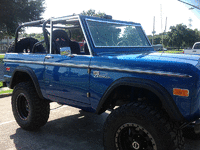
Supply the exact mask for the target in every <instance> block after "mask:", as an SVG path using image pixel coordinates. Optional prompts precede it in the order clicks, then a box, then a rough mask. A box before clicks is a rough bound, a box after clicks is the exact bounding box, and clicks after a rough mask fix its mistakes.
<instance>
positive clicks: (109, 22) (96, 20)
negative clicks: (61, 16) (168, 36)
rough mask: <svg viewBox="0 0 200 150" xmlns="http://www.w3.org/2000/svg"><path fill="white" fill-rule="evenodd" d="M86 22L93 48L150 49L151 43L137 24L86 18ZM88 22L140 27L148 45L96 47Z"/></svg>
mask: <svg viewBox="0 0 200 150" xmlns="http://www.w3.org/2000/svg"><path fill="white" fill-rule="evenodd" d="M85 21H86V24H87V28H88V31H89V34H90V37H91V39H92V43H93V45H94V47H95V48H109V47H110V48H137V47H140V48H142V47H145V48H148V47H152V46H151V43H150V41H149V39H148V38H147V36H146V34H145V32H144V30H143V28H142V26H141V25H140V24H138V23H131V22H117V21H112V20H109V21H107V20H98V19H91V18H86V19H85ZM88 21H94V22H102V23H107V24H116V25H125V26H133V27H140V28H141V31H142V34H143V35H144V37H145V39H146V42H147V44H148V46H98V45H96V44H95V40H94V38H93V35H92V33H91V30H90V27H89V23H88Z"/></svg>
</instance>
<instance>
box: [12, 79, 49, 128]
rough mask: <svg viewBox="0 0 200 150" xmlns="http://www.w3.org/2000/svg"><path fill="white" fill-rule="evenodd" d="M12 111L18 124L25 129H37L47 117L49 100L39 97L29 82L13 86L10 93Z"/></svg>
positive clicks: (44, 122)
mask: <svg viewBox="0 0 200 150" xmlns="http://www.w3.org/2000/svg"><path fill="white" fill-rule="evenodd" d="M12 111H13V115H14V117H15V120H16V121H17V123H18V125H19V126H20V127H21V128H23V129H25V130H29V131H32V130H37V129H39V128H40V127H42V126H44V125H45V124H46V122H47V120H48V118H49V113H50V105H49V102H48V101H46V100H43V99H40V98H39V97H38V95H37V92H36V90H35V88H34V86H33V84H32V83H31V82H22V83H19V84H17V85H16V86H15V88H14V90H13V94H12Z"/></svg>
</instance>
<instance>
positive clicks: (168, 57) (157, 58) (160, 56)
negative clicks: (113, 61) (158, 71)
mask: <svg viewBox="0 0 200 150" xmlns="http://www.w3.org/2000/svg"><path fill="white" fill-rule="evenodd" d="M116 58H117V59H118V60H124V61H131V60H135V61H137V60H138V61H139V60H140V61H150V62H163V63H186V64H191V65H194V66H196V65H197V64H198V62H199V60H200V56H197V55H187V54H168V53H156V52H154V53H143V54H130V55H118V56H117V57H116Z"/></svg>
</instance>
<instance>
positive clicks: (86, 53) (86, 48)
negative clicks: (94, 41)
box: [84, 43, 90, 55]
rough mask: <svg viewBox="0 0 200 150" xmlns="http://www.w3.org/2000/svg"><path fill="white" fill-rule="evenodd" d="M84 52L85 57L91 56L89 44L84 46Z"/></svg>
mask: <svg viewBox="0 0 200 150" xmlns="http://www.w3.org/2000/svg"><path fill="white" fill-rule="evenodd" d="M84 51H85V55H89V54H90V52H89V49H88V46H87V43H85V44H84Z"/></svg>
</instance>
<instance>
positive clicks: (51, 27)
mask: <svg viewBox="0 0 200 150" xmlns="http://www.w3.org/2000/svg"><path fill="white" fill-rule="evenodd" d="M50 30H51V32H50V54H52V43H53V42H52V33H53V22H52V18H51V19H50Z"/></svg>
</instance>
